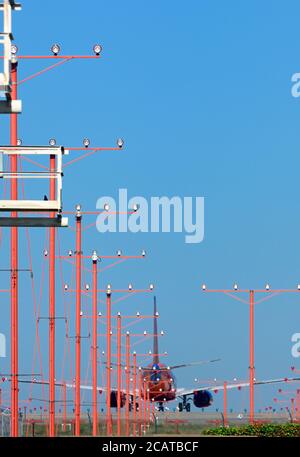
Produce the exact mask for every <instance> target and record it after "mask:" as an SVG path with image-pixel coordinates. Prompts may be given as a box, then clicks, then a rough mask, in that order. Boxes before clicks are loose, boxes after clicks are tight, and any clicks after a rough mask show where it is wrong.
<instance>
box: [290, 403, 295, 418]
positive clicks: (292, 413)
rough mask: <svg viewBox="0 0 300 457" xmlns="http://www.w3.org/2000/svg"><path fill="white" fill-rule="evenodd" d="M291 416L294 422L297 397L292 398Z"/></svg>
mask: <svg viewBox="0 0 300 457" xmlns="http://www.w3.org/2000/svg"><path fill="white" fill-rule="evenodd" d="M291 416H292V422H294V419H295V399H294V398H291Z"/></svg>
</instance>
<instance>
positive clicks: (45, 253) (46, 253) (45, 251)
mask: <svg viewBox="0 0 300 457" xmlns="http://www.w3.org/2000/svg"><path fill="white" fill-rule="evenodd" d="M47 255H48V251H47V249H45V250H44V256H45V257H47Z"/></svg>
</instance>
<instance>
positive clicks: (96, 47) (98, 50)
mask: <svg viewBox="0 0 300 457" xmlns="http://www.w3.org/2000/svg"><path fill="white" fill-rule="evenodd" d="M102 49H103V48H102V46H101V44H94V46H93V51H94V53H95V54H96V56H99V55H100V54H101V52H102Z"/></svg>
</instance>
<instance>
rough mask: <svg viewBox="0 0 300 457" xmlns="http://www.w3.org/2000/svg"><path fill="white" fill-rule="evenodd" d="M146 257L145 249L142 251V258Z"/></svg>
mask: <svg viewBox="0 0 300 457" xmlns="http://www.w3.org/2000/svg"><path fill="white" fill-rule="evenodd" d="M145 255H146V251H145V249H143V250H142V257H145Z"/></svg>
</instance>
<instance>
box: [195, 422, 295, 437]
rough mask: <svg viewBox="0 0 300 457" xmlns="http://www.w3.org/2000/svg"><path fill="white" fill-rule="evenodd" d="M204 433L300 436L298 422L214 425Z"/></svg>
mask: <svg viewBox="0 0 300 457" xmlns="http://www.w3.org/2000/svg"><path fill="white" fill-rule="evenodd" d="M203 434H204V435H218V436H265V437H273V436H279V437H292V436H297V437H299V436H300V424H291V423H288V424H255V425H244V426H239V427H216V428H209V429H205V430H203Z"/></svg>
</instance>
